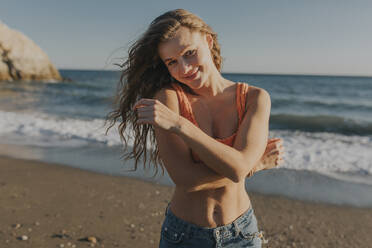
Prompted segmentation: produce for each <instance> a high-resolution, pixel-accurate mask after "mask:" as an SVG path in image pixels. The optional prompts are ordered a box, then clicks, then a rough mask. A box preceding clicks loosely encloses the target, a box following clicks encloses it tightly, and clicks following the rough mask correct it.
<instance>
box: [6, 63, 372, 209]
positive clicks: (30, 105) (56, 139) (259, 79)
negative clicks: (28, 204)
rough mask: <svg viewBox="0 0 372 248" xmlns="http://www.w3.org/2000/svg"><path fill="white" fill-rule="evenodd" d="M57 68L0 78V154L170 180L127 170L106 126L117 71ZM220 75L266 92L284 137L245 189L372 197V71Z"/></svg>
mask: <svg viewBox="0 0 372 248" xmlns="http://www.w3.org/2000/svg"><path fill="white" fill-rule="evenodd" d="M60 73H61V75H62V77H63V78H66V79H68V80H64V81H62V82H37V81H31V82H0V156H7V157H14V158H22V159H28V160H38V161H44V162H52V163H58V164H61V165H65V166H72V167H77V168H80V169H84V170H91V171H95V172H98V173H104V174H110V175H116V176H129V177H135V178H139V179H141V180H145V181H151V182H154V183H156V184H165V185H174V184H173V182H172V181H171V179H170V177H169V175H168V174H167V173H166V172H165V174H164V175H162V174H161V171H160V173H158V175H157V176H155V177H153V174H154V170H153V169H151V168H143V167H142V165H141V166H139V168H138V169H137V170H136V171H133V170H132V169H133V166H134V162H133V161H131V160H127V161H124V160H123V159H122V148H123V144H122V141H121V140H120V137H119V134H118V131H117V125H116V126H114V128H112V129H110V131H109V132H108V133H107V134H105V131H106V127H107V126H105V117H106V115H107V114H108V113H109V112H110V111H111V110H112V105H111V104H112V100H113V97H114V94H115V90H116V87H117V83H118V81H119V77H120V72H119V71H107V70H106V71H102V70H101V71H94V70H60ZM223 76H224V77H225V78H227V79H229V80H232V81H234V82H244V83H248V84H249V85H253V86H257V87H260V88H263V89H265V90H267V91H268V92H269V93H270V95H271V102H272V109H271V116H270V137H272V138H273V137H279V138H282V139H283V141H284V147H285V155H284V159H285V162H284V164H282V165H281V166H279V167H278V168H275V169H271V170H265V171H261V172H258V173H256V174H255V175H254V176H253V177H250V178H247V180H246V187H247V190H248V191H252V192H259V193H262V194H270V195H279V196H283V197H289V198H294V199H300V200H305V201H311V202H321V203H330V204H338V205H350V206H355V207H372V77H356V76H324V75H322V76H317V75H272V74H267V75H265V74H237V73H223ZM128 135H130V132H129V133H128ZM129 144H130V148H129V149H131V147H132V144H133V140H132V141H130V143H129ZM150 145H151V144H150ZM61 176H63V175H61Z"/></svg>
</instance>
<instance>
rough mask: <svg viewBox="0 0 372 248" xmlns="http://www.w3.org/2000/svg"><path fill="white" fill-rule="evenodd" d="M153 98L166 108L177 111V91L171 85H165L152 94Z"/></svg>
mask: <svg viewBox="0 0 372 248" xmlns="http://www.w3.org/2000/svg"><path fill="white" fill-rule="evenodd" d="M154 99H156V100H159V101H160V102H161V103H163V104H164V105H166V106H167V107H168V108H170V109H172V110H174V111H176V110H177V111H178V98H177V92H176V90H175V89H174V88H173V87H172V86H170V85H169V86H165V87H163V88H161V89H159V90H158V91H157V92H156V93H155V94H154Z"/></svg>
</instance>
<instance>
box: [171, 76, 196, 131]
mask: <svg viewBox="0 0 372 248" xmlns="http://www.w3.org/2000/svg"><path fill="white" fill-rule="evenodd" d="M171 86H172V87H173V89H174V90H175V91H176V93H177V98H178V103H179V109H180V115H181V116H183V117H185V118H187V119H188V120H189V121H191V122H192V123H194V125H196V126H198V124H197V123H196V120H195V119H194V118H193V115H192V108H191V104H190V102H189V99H188V98H187V96H186V93H185V91H184V90H183V89H182V87H181V86H180V85H178V84H177V83H172V84H171Z"/></svg>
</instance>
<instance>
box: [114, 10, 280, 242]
mask: <svg viewBox="0 0 372 248" xmlns="http://www.w3.org/2000/svg"><path fill="white" fill-rule="evenodd" d="M122 67H123V68H124V70H123V73H122V76H121V84H120V87H119V89H118V95H117V99H116V102H117V108H116V109H115V110H114V111H113V112H111V114H110V115H109V119H111V126H110V127H112V126H113V124H114V123H115V122H116V120H117V119H119V118H120V119H121V123H120V125H119V132H120V135H121V138H122V140H123V141H124V143H125V149H126V148H127V141H126V137H125V134H124V132H125V130H126V128H127V127H128V124H131V127H132V129H133V131H134V137H135V140H134V146H133V150H132V151H131V152H130V153H128V154H127V156H126V157H125V158H135V159H136V163H135V169H137V164H138V160H139V158H140V157H141V156H143V157H144V165H145V167H146V161H147V150H146V147H147V137H148V133H149V131H150V138H151V142H152V143H153V144H154V145H155V146H154V147H155V149H153V150H152V151H151V157H150V161H149V162H152V163H153V164H154V166H155V168H156V172H157V168H158V165H160V166H161V168H162V170H163V167H165V168H166V170H167V172H168V174H169V176H170V177H171V179H172V180H173V182H174V183H175V185H176V187H175V191H174V195H173V197H172V199H171V201H170V204H169V205H168V207H167V209H166V213H165V214H166V218H165V220H164V222H163V225H162V229H161V239H160V247H261V242H262V241H261V238H262V235H260V232H258V228H257V220H256V217H255V215H254V213H253V209H252V206H251V203H250V200H249V197H248V195H247V192H246V190H245V178H246V177H247V176H251V175H252V174H253V173H254V172H256V171H259V170H263V169H269V168H272V167H275V166H277V165H279V164H281V163H282V162H283V159H282V153H283V147H282V141H281V140H280V139H272V140H269V141H268V123H269V116H270V97H269V94H268V93H267V92H266V91H265V90H263V89H260V88H258V87H254V86H248V84H245V83H240V82H238V83H235V82H232V81H230V80H227V79H225V78H223V77H222V75H221V73H220V69H221V56H220V46H219V44H218V41H217V35H216V34H215V33H214V32H213V31H212V29H211V28H210V27H209V26H208V25H207V24H205V23H204V21H203V20H202V19H200V18H199V17H198V16H196V15H194V14H192V13H190V12H188V11H186V10H182V9H177V10H173V11H168V12H166V13H164V14H163V15H161V16H159V17H157V18H156V19H155V20H154V21H153V22H152V23H151V24H150V26H149V28H148V30H147V31H146V32H145V33H144V34H143V35H142V37H141V38H140V39H139V40H137V41H136V42H135V43H134V45H133V46H132V47H131V48H130V50H129V56H128V59H127V61H126V62H125V63H124V64H123V65H122ZM110 127H109V128H110ZM163 172H164V170H163Z"/></svg>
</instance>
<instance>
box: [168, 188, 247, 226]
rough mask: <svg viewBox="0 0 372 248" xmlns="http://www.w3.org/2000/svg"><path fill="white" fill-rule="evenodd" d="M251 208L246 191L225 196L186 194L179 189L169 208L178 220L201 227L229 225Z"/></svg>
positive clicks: (225, 194) (200, 193)
mask: <svg viewBox="0 0 372 248" xmlns="http://www.w3.org/2000/svg"><path fill="white" fill-rule="evenodd" d="M250 207H251V202H250V199H249V196H248V194H247V192H246V191H245V190H244V191H239V190H237V191H236V192H231V193H226V192H225V193H224V194H218V193H216V192H214V194H213V193H210V192H198V194H195V193H191V194H184V193H183V192H182V191H178V190H177V188H176V190H175V192H174V195H173V197H172V200H171V202H170V206H169V208H170V209H171V211H172V212H173V213H174V215H176V216H177V217H178V218H180V219H183V220H185V221H187V222H190V223H193V224H195V225H198V226H201V227H217V226H221V225H226V224H229V223H231V222H232V221H234V220H235V219H236V218H238V217H239V216H240V215H241V214H242V213H244V212H245V211H246V210H247V209H248V208H250Z"/></svg>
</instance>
